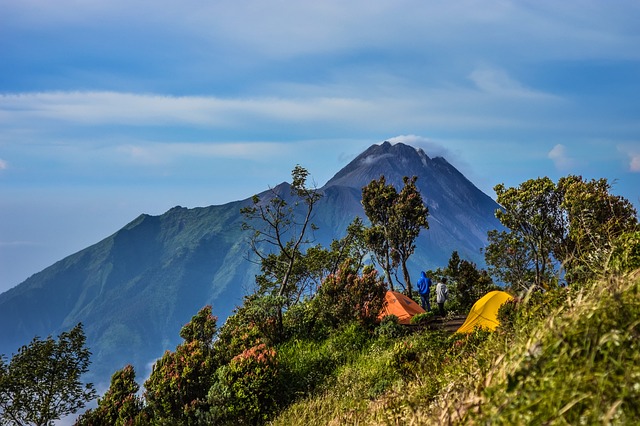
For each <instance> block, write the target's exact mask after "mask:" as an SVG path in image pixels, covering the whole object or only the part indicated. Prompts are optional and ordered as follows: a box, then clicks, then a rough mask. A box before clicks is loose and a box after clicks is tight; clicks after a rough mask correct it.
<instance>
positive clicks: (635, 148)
mask: <svg viewBox="0 0 640 426" xmlns="http://www.w3.org/2000/svg"><path fill="white" fill-rule="evenodd" d="M618 151H619V152H621V153H623V154H624V155H625V156H626V159H627V166H628V170H629V171H630V172H633V173H640V142H636V143H626V144H620V145H618Z"/></svg>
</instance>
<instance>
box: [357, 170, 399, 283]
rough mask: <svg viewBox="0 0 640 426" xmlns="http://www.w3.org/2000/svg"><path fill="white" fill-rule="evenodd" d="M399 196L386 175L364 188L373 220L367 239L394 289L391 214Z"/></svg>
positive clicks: (371, 219)
mask: <svg viewBox="0 0 640 426" xmlns="http://www.w3.org/2000/svg"><path fill="white" fill-rule="evenodd" d="M397 198H398V192H397V191H396V189H395V188H394V187H393V185H390V184H389V185H387V181H386V179H385V177H384V176H380V179H378V180H375V179H374V180H372V181H371V182H370V183H369V184H368V185H367V186H365V187H364V188H362V206H363V207H364V212H365V214H366V215H367V217H368V218H369V222H371V226H370V227H369V228H367V229H366V231H365V241H366V242H367V245H368V247H369V248H370V249H371V251H372V252H373V255H374V257H375V259H376V262H377V263H378V265H380V267H381V268H382V269H383V271H384V274H385V277H386V278H387V282H388V283H389V286H390V287H391V290H394V287H393V280H392V279H391V270H392V267H393V261H392V257H391V251H392V247H391V239H390V238H389V235H390V234H391V215H392V214H393V205H394V203H395V202H396V199H397Z"/></svg>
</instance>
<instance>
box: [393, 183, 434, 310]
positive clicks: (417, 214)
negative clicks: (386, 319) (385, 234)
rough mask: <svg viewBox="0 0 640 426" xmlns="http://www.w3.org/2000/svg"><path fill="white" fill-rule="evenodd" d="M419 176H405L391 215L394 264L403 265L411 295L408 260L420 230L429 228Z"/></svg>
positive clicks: (403, 273)
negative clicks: (419, 185) (418, 180)
mask: <svg viewBox="0 0 640 426" xmlns="http://www.w3.org/2000/svg"><path fill="white" fill-rule="evenodd" d="M417 179H418V177H417V176H413V177H412V178H411V179H409V178H408V177H406V176H405V177H404V178H403V182H404V187H403V188H402V190H401V191H400V193H399V194H398V198H397V200H396V202H395V204H394V206H393V215H392V216H391V218H392V220H391V225H392V226H391V247H392V248H393V252H392V253H393V258H394V264H395V265H398V264H399V265H400V266H401V267H402V275H403V278H404V283H405V285H406V286H407V291H408V293H409V297H411V293H412V288H411V276H410V274H409V270H408V269H407V260H408V259H409V257H410V256H411V255H412V254H413V252H414V251H415V249H416V244H415V240H416V238H418V235H420V230H422V229H423V228H424V229H429V222H428V221H427V216H428V215H429V209H428V208H427V206H425V204H424V201H423V200H422V196H421V195H420V192H419V191H418V188H417V187H416V180H417Z"/></svg>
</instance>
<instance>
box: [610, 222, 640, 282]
mask: <svg viewBox="0 0 640 426" xmlns="http://www.w3.org/2000/svg"><path fill="white" fill-rule="evenodd" d="M638 268H640V231H636V232H629V233H626V234H623V235H621V236H620V237H619V238H618V239H617V240H616V241H615V243H614V245H613V250H612V253H611V259H610V260H609V269H610V270H611V271H612V272H614V273H618V274H623V273H626V272H631V271H634V270H636V269H638Z"/></svg>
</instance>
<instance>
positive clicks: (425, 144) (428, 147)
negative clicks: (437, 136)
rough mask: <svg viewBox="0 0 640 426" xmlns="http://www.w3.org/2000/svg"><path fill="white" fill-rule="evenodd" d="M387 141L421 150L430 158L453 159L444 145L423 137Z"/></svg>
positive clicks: (400, 137) (395, 138)
mask: <svg viewBox="0 0 640 426" xmlns="http://www.w3.org/2000/svg"><path fill="white" fill-rule="evenodd" d="M387 140H388V141H389V142H391V143H392V144H396V143H404V144H407V145H411V146H413V147H415V148H422V150H423V151H424V152H425V153H426V154H427V155H428V156H429V157H431V158H433V157H444V158H446V159H447V160H451V158H452V157H453V154H452V153H451V151H449V150H448V149H447V148H446V147H445V146H444V145H442V144H440V143H438V142H435V141H433V140H431V139H429V138H425V137H423V136H417V135H399V136H395V137H392V138H390V139H387Z"/></svg>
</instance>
